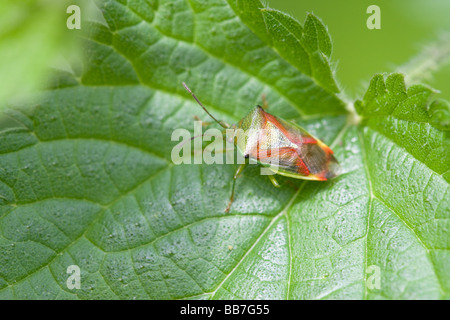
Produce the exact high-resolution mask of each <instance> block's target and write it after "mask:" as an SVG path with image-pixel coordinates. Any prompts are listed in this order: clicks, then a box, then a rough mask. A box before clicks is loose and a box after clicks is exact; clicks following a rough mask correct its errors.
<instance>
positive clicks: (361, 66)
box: [266, 0, 450, 100]
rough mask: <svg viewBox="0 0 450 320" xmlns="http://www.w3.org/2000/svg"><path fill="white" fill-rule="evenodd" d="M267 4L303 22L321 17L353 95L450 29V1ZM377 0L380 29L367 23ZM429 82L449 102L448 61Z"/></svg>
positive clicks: (290, 0) (272, 0)
mask: <svg viewBox="0 0 450 320" xmlns="http://www.w3.org/2000/svg"><path fill="white" fill-rule="evenodd" d="M266 4H267V6H269V7H271V8H275V9H279V10H282V11H284V12H287V13H289V14H290V15H292V16H293V17H295V18H297V19H298V20H299V21H300V22H302V23H303V21H304V19H305V13H306V12H313V13H314V14H316V15H317V16H319V17H320V18H321V19H322V21H323V22H324V23H325V25H327V26H328V29H329V32H330V34H331V37H332V39H333V45H334V46H333V55H332V61H333V62H334V63H336V65H335V67H336V72H337V77H338V80H339V82H340V85H341V88H342V89H343V90H344V91H345V93H346V94H347V95H348V96H349V97H350V98H359V97H361V95H362V94H364V91H365V89H366V88H367V84H368V82H369V81H370V79H371V77H372V76H373V74H374V73H377V72H392V71H395V70H396V69H397V67H398V66H400V65H404V64H405V63H406V62H408V61H409V60H410V59H411V58H412V57H413V56H415V55H417V54H418V53H419V52H421V51H422V50H423V49H424V48H427V47H429V46H430V43H431V42H433V41H436V40H437V39H438V38H439V37H440V36H441V35H442V34H444V33H447V34H448V33H450V1H449V0H384V1H373V0H372V1H368V0H345V1H336V0H268V1H266ZM372 4H375V5H378V6H379V7H380V9H381V29H380V30H369V29H368V28H367V26H366V21H367V18H368V17H369V16H370V14H367V13H366V10H367V7H368V6H370V5H372ZM447 39H449V38H448V37H447ZM448 46H450V45H449V43H448V42H447V47H448ZM425 82H426V83H428V84H430V85H432V86H433V87H434V88H436V89H438V90H440V91H441V94H440V95H439V96H440V97H443V98H446V99H448V100H449V99H450V85H449V83H450V66H449V63H447V65H445V66H443V67H441V68H439V69H438V71H437V72H436V73H433V77H432V78H430V79H426V81H425Z"/></svg>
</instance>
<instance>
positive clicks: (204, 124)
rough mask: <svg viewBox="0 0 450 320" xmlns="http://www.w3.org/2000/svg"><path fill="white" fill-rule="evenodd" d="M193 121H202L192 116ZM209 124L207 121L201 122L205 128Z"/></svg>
mask: <svg viewBox="0 0 450 320" xmlns="http://www.w3.org/2000/svg"><path fill="white" fill-rule="evenodd" d="M193 118H194V120H195V121H202V119H200V118H199V117H198V116H194V117H193ZM210 124H211V122H207V121H202V127H207V126H209V125H210Z"/></svg>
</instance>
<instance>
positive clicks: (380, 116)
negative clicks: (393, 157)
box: [355, 74, 450, 181]
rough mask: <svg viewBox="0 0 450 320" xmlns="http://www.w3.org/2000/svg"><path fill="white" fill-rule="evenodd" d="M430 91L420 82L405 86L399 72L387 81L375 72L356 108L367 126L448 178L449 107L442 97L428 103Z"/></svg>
mask: <svg viewBox="0 0 450 320" xmlns="http://www.w3.org/2000/svg"><path fill="white" fill-rule="evenodd" d="M432 94H433V90H432V89H430V88H428V87H426V86H423V85H414V86H411V87H409V88H408V89H406V86H405V80H404V77H403V75H402V74H391V75H389V76H388V77H387V79H386V81H385V80H384V77H383V76H382V75H376V76H374V77H373V79H372V81H371V83H370V86H369V89H368V90H367V93H366V94H365V96H364V99H363V100H362V101H357V102H356V103H355V107H356V110H357V111H358V112H359V113H360V114H361V115H362V116H363V117H364V119H365V120H366V121H365V123H366V125H367V126H369V127H370V128H372V129H374V130H376V131H378V132H380V133H381V134H383V135H384V136H386V137H388V138H390V139H391V140H393V141H394V142H395V143H396V144H397V145H399V146H401V147H403V148H405V149H406V151H408V152H409V153H410V154H411V155H413V156H414V157H415V158H416V159H417V160H419V161H421V162H422V163H424V164H425V165H427V166H428V167H429V168H430V169H431V170H433V171H434V172H436V173H438V174H440V175H442V176H443V177H444V178H445V179H446V180H447V181H450V153H449V152H448V150H449V148H448V147H449V144H448V143H449V138H450V136H449V129H450V127H449V121H450V120H449V119H450V111H449V110H450V109H449V105H448V103H447V102H446V101H444V100H435V101H432V102H431V101H430V100H431V95H432Z"/></svg>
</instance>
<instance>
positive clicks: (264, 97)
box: [261, 93, 269, 110]
mask: <svg viewBox="0 0 450 320" xmlns="http://www.w3.org/2000/svg"><path fill="white" fill-rule="evenodd" d="M261 99H262V101H263V105H262V108H263V109H264V110H267V109H269V104H268V103H267V99H266V94H265V93H263V94H262V95H261Z"/></svg>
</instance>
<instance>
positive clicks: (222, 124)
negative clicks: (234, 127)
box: [183, 82, 230, 129]
mask: <svg viewBox="0 0 450 320" xmlns="http://www.w3.org/2000/svg"><path fill="white" fill-rule="evenodd" d="M183 87H184V88H185V89H186V90H187V92H189V93H190V94H191V96H192V98H194V99H195V101H197V103H198V104H199V105H200V107H202V108H203V110H205V112H206V113H207V114H208V115H209V116H210V117H211V118H212V119H213V120H214V121H215V122H217V123H218V124H220V126H221V127H223V128H225V129H227V128H229V127H230V126H229V125H227V124H226V123H225V122H223V121H219V120H217V119H216V118H214V117H213V115H212V114H211V113H209V111H208V110H206V108H205V106H204V105H203V104H202V103H201V102H200V100H198V98H197V97H196V96H195V94H194V93H193V92H192V91H191V89H189V87H188V86H187V85H186V83H184V82H183Z"/></svg>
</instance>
